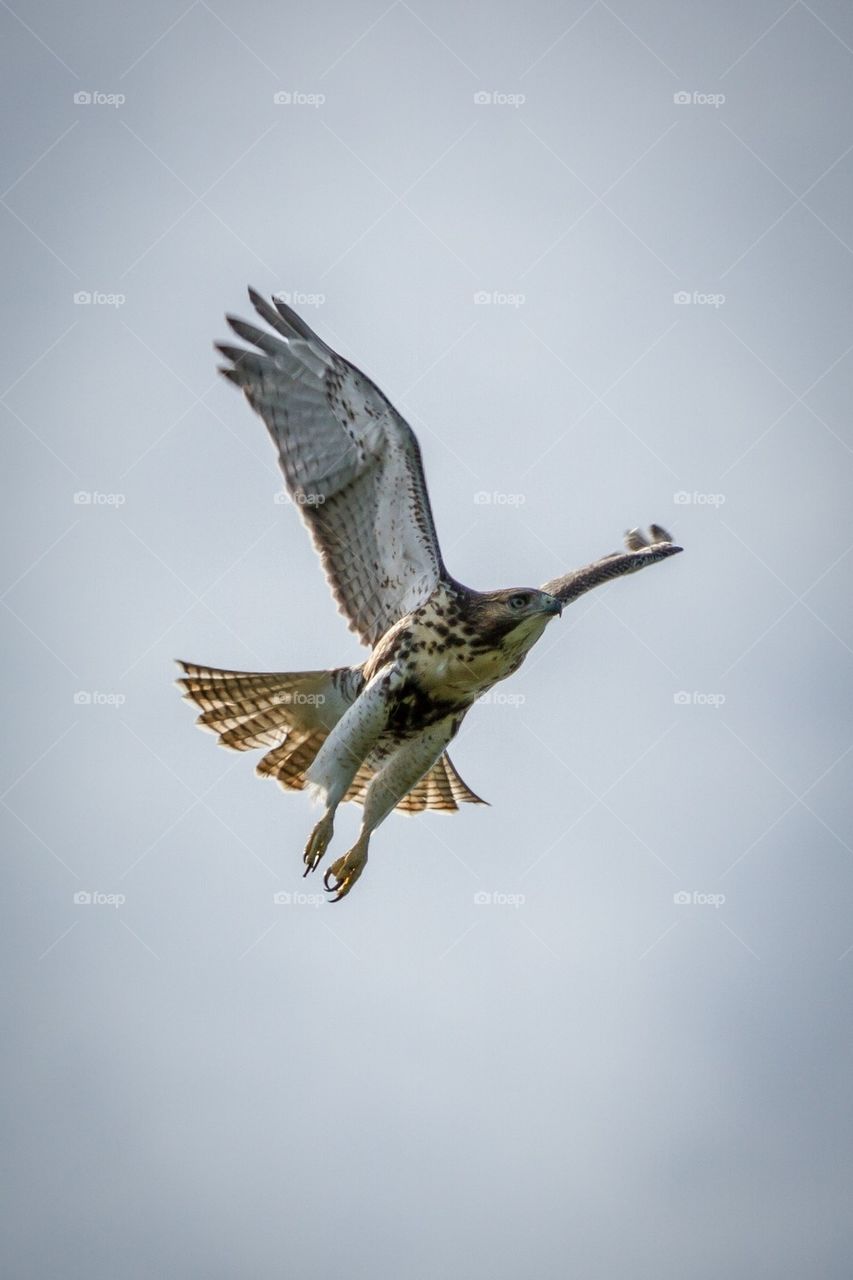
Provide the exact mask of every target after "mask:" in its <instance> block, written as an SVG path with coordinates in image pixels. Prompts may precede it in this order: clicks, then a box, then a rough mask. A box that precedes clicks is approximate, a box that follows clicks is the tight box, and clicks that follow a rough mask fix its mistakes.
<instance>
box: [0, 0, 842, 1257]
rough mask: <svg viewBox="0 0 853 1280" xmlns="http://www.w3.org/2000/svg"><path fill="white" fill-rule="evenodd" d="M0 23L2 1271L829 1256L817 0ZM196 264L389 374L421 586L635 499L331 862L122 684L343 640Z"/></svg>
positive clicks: (257, 8) (288, 813)
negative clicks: (480, 700) (1, 97)
mask: <svg viewBox="0 0 853 1280" xmlns="http://www.w3.org/2000/svg"><path fill="white" fill-rule="evenodd" d="M0 25H2V29H3V36H4V48H5V57H6V59H7V67H6V70H5V73H4V77H3V78H4V83H5V85H6V86H7V92H8V95H9V97H8V98H7V103H6V107H5V111H4V113H3V121H4V129H3V131H4V136H5V163H4V166H3V172H4V184H3V185H4V186H5V187H6V188H7V189H6V191H5V194H4V195H3V197H2V205H0V218H2V226H3V241H2V243H3V254H4V257H5V259H6V261H5V272H4V279H5V290H4V297H5V301H6V303H7V304H8V314H7V319H6V323H5V326H4V344H3V345H4V372H3V376H2V387H3V388H4V394H3V396H2V404H1V405H0V409H2V414H3V423H4V433H3V438H4V442H5V446H6V461H5V477H6V482H5V495H6V501H5V503H4V523H3V528H4V533H3V540H2V547H3V553H4V579H5V586H4V590H5V595H4V596H3V601H4V604H5V619H4V620H5V623H6V630H7V635H8V640H7V646H8V653H9V660H8V662H7V670H8V671H10V672H11V673H12V680H11V682H10V688H9V691H8V694H7V697H6V732H5V734H4V735H3V745H2V790H3V792H4V793H5V794H4V796H3V806H4V807H3V809H2V811H1V812H2V821H3V826H4V833H5V845H6V849H7V854H8V857H7V865H8V872H9V874H8V881H7V888H6V891H5V893H4V894H3V896H2V904H3V911H4V915H5V916H6V921H5V924H4V928H3V940H4V941H3V945H4V951H5V971H6V974H7V991H8V1001H9V1013H10V1020H11V1031H7V1033H6V1035H5V1037H4V1040H5V1044H6V1048H7V1052H8V1056H7V1066H6V1075H5V1079H4V1083H3V1093H4V1096H5V1097H6V1098H7V1099H8V1100H9V1101H10V1102H11V1138H10V1140H9V1141H7V1142H6V1143H5V1144H4V1145H5V1150H6V1153H7V1156H8V1158H9V1161H10V1165H11V1171H10V1175H9V1180H10V1195H9V1196H8V1197H7V1202H8V1206H9V1219H8V1225H7V1237H6V1238H7V1250H8V1254H9V1257H10V1261H8V1262H7V1264H6V1267H5V1271H6V1272H7V1273H8V1274H10V1275H15V1276H16V1277H21V1278H22V1280H31V1278H32V1280H36V1278H38V1280H41V1278H42V1277H45V1278H47V1277H51V1278H52V1277H56V1276H62V1277H67V1278H69V1280H71V1278H75V1277H86V1280H114V1278H115V1277H121V1280H143V1278H144V1280H147V1278H148V1277H154V1276H164V1275H165V1276H180V1277H198V1280H232V1278H233V1277H239V1278H240V1280H267V1278H268V1277H269V1278H270V1280H271V1278H272V1277H279V1276H283V1275H284V1276H298V1277H302V1278H304V1280H325V1278H327V1277H338V1276H342V1275H346V1276H350V1277H365V1278H370V1280H376V1278H377V1277H383V1278H384V1277H386V1276H387V1277H394V1278H397V1277H404V1278H406V1280H409V1278H411V1280H433V1278H434V1277H439V1276H441V1277H444V1276H449V1277H456V1276H460V1277H463V1276H464V1277H471V1278H473V1280H480V1278H482V1280H509V1278H510V1277H512V1278H514V1277H518V1276H534V1277H542V1278H543V1280H551V1278H553V1280H562V1278H563V1277H565V1276H567V1275H571V1276H573V1277H577V1278H578V1280H613V1278H614V1277H630V1278H631V1280H646V1278H647V1280H712V1278H713V1280H718V1277H720V1276H726V1277H732V1278H733V1280H740V1278H741V1277H744V1278H748V1280H779V1278H780V1277H785V1278H787V1277H791V1278H792V1280H793V1278H796V1280H800V1277H803V1276H806V1275H808V1276H820V1277H821V1278H822V1280H847V1278H848V1277H849V1275H850V1258H851V1248H852V1247H853V1240H851V1235H853V1232H851V1217H850V1212H849V1203H850V1200H849V1197H850V1191H851V1185H850V1184H851V1145H850V1139H851V1107H850V1079H851V1071H853V1063H851V1060H850V1021H851V973H853V911H852V910H851V908H853V847H851V846H852V845H853V833H851V822H850V795H851V767H853V750H851V745H853V730H851V674H853V661H852V660H853V649H851V646H852V645H853V625H851V624H852V623H853V616H852V615H851V591H850V566H851V547H853V503H851V501H850V497H851V483H853V438H851V429H850V403H851V395H853V313H851V306H850V299H851V296H853V228H851V222H850V208H851V200H853V110H851V108H852V107H853V101H851V100H852V99H853V93H851V85H853V11H851V9H850V7H849V5H846V4H845V3H843V0H810V3H809V4H806V3H802V2H800V0H795V3H794V4H791V5H788V6H787V7H786V0H772V2H771V0H753V3H750V4H748V5H743V4H738V3H734V2H733V0H727V2H725V3H714V4H711V3H708V2H707V0H706V3H700V2H699V0H693V2H692V3H691V2H685V0H648V2H647V3H645V2H644V3H633V4H629V3H627V0H612V3H611V2H605V0H596V2H594V3H592V4H589V3H588V0H569V2H568V3H563V4H545V3H528V4H525V5H522V6H518V5H514V4H508V3H494V4H478V5H458V4H455V3H451V2H450V0H440V2H437V3H433V2H431V0H430V2H429V3H428V2H427V0H411V3H410V2H409V0H395V2H394V3H391V4H386V0H354V2H351V3H346V4H344V3H338V4H330V3H325V2H322V0H321V2H319V3H315V4H312V5H304V4H303V5H299V6H296V5H293V4H289V3H287V2H286V0H285V2H283V3H275V4H273V3H268V2H265V0H240V2H239V3H238V0H210V3H207V0H195V2H194V3H184V0H180V2H179V3H178V2H175V3H173V2H172V0H150V2H149V3H146V4H144V5H129V4H120V5H117V4H114V3H112V4H111V3H106V2H105V0H81V2H80V3H78V4H75V5H61V4H58V3H56V2H55V0H53V2H50V0H30V3H28V4H26V5H24V3H23V0H10V4H5V3H4V4H3V5H2V9H0ZM248 283H252V284H254V285H256V286H257V287H258V288H260V289H261V290H262V291H264V292H266V293H273V292H283V293H284V294H286V295H287V294H289V295H290V296H291V299H292V300H293V302H294V305H295V306H296V308H297V310H299V311H300V312H301V313H302V314H303V315H305V317H306V319H307V320H308V322H309V323H310V324H311V325H313V326H315V327H316V329H317V331H318V332H319V333H320V334H321V335H322V336H323V337H324V338H325V339H326V340H327V341H329V342H330V343H332V344H333V345H334V346H335V347H336V348H337V349H338V350H340V351H341V352H342V353H343V354H345V355H346V356H347V357H349V358H351V359H353V360H354V361H355V362H356V363H357V364H359V365H360V366H361V367H363V368H364V369H365V371H366V372H368V373H369V374H370V375H371V376H372V377H373V378H374V379H375V380H376V381H377V382H378V383H379V385H380V386H381V387H382V388H383V389H384V390H385V391H386V393H387V394H388V395H389V396H390V397H391V399H392V400H393V402H394V403H395V404H396V405H397V407H398V408H399V409H400V410H401V411H403V412H404V413H405V414H406V416H407V417H408V419H409V421H410V422H411V423H412V425H413V427H414V428H415V429H416V431H417V432H418V434H419V437H420V440H421V443H422V447H423V453H424V459H425V464H426V469H427V475H428V480H429V484H430V489H431V494H432V500H433V507H434V511H435V518H436V523H437V527H438V530H439V535H440V539H441V542H442V547H443V551H444V555H445V559H446V561H447V564H448V566H449V568H450V570H451V571H452V572H453V574H454V575H455V576H456V577H457V578H459V579H461V580H462V581H463V582H466V583H468V584H470V585H471V586H474V587H479V588H483V589H485V588H492V587H499V586H511V585H531V584H533V585H535V584H537V583H540V582H543V581H544V580H546V579H547V578H550V577H553V576H555V575H556V574H559V573H561V572H564V571H565V570H567V569H569V568H572V567H574V566H577V565H580V564H583V563H585V562H587V561H588V560H590V559H592V558H594V557H596V556H598V555H601V554H604V553H605V552H608V551H611V550H613V549H615V548H616V547H618V546H619V544H620V540H621V536H622V533H623V531H624V530H625V529H626V528H628V527H630V526H632V525H638V524H647V523H649V522H650V521H658V522H660V523H662V524H664V525H665V526H667V527H668V528H671V530H672V532H673V533H674V535H675V536H676V538H677V539H678V541H679V542H681V544H682V545H683V546H684V547H685V554H684V555H682V556H680V557H678V558H676V559H674V560H672V561H668V562H665V563H664V564H661V565H658V566H656V567H654V568H653V569H650V570H649V571H648V572H646V573H643V574H642V575H639V576H636V577H632V578H628V579H626V580H624V581H621V582H616V583H614V584H612V585H611V586H610V587H608V588H606V589H602V590H600V591H598V592H595V593H592V594H590V595H589V596H587V597H585V598H584V599H583V600H582V601H580V602H579V603H577V604H576V605H574V606H573V607H572V608H571V609H569V610H567V611H566V613H565V614H564V616H563V618H562V620H561V621H560V622H559V623H556V622H555V623H554V624H553V625H552V626H551V627H549V629H548V631H547V633H546V636H545V638H544V639H543V641H542V642H541V643H540V645H539V647H538V648H537V649H536V650H535V651H534V653H533V655H532V656H531V658H530V659H529V660H528V662H527V664H526V665H525V667H524V668H523V669H522V670H521V671H520V672H519V673H518V674H517V676H516V677H514V678H513V679H512V680H511V681H509V682H507V683H506V684H504V685H501V686H499V687H498V689H497V690H496V691H495V692H496V694H497V695H498V696H495V697H493V698H492V700H491V701H490V702H488V703H487V704H485V705H483V706H479V707H477V708H475V709H474V710H473V711H472V713H471V714H470V715H469V717H468V719H467V720H466V722H465V725H464V727H463V730H462V732H461V733H460V735H459V738H458V740H457V742H456V744H455V749H454V751H453V756H454V759H455V762H456V764H457V766H458V768H459V770H460V772H461V773H462V775H463V777H464V778H465V780H466V781H467V782H468V783H469V784H470V785H471V786H472V787H473V788H474V789H475V790H476V791H477V792H478V793H480V794H481V795H483V796H485V797H486V798H487V799H488V800H490V801H491V807H490V808H488V809H486V808H475V807H468V808H466V810H465V811H464V812H461V813H459V814H456V815H454V816H452V817H447V816H443V815H437V814H436V815H428V816H420V817H417V818H414V819H407V818H404V817H401V816H398V815H392V816H391V817H390V818H389V819H388V821H387V823H386V824H385V825H384V826H383V827H382V829H381V830H380V831H379V832H378V833H377V835H376V836H375V837H374V840H373V843H372V846H371V859H370V865H369V867H368V869H367V871H366V873H365V875H364V877H363V878H362V880H361V881H360V883H359V884H358V886H357V888H356V889H355V890H354V891H353V893H352V894H351V895H350V897H348V898H347V900H346V901H345V902H343V903H342V904H340V905H338V906H329V905H328V904H326V903H325V902H321V901H320V898H321V896H322V894H321V884H320V881H319V877H317V876H315V877H314V878H313V879H310V880H307V881H304V880H303V879H302V878H301V870H302V862H301V852H302V848H303V845H304V843H305V840H306V837H307V834H308V832H309V831H310V829H311V826H312V825H313V823H314V821H315V820H316V814H315V813H313V812H312V810H311V808H310V805H309V803H308V801H307V799H306V798H305V797H303V796H298V795H293V794H284V793H283V792H282V791H281V790H280V789H279V788H277V787H276V786H275V785H273V784H272V783H271V782H269V781H261V780H259V779H257V778H256V777H255V776H254V774H253V765H254V763H255V761H256V759H257V757H256V756H255V755H246V756H234V755H229V754H228V753H226V752H224V751H222V750H220V749H219V748H217V747H216V744H215V740H214V739H213V738H212V737H210V736H207V735H203V734H201V733H199V732H198V731H197V730H196V729H195V728H194V726H193V718H194V717H193V711H192V709H191V708H190V707H188V706H187V705H186V704H185V703H182V702H181V700H180V698H179V696H178V693H177V691H176V690H175V688H174V687H173V685H172V683H171V682H172V679H173V677H174V674H175V670H174V667H173V666H172V659H173V658H175V657H182V658H186V659H189V660H191V661H196V662H200V663H206V664H211V665H215V666H226V667H238V668H244V669H248V670H252V669H279V670H300V669H304V668H316V667H323V666H336V665H341V664H343V663H347V662H358V661H360V660H361V657H362V654H363V651H362V650H360V648H359V646H358V643H357V640H356V639H355V637H354V636H352V635H351V634H350V633H349V632H348V631H347V628H346V624H345V622H344V620H343V619H342V618H341V617H340V616H339V615H337V613H336V612H335V608H334V605H333V603H332V601H331V598H330V596H329V593H328V590H327V588H326V586H325V583H324V581H323V578H322V575H321V573H320V570H319V567H318V564H317V561H316V558H315V555H314V552H313V551H312V549H311V546H310V544H309V541H308V538H307V536H306V534H305V531H304V530H303V529H302V528H301V526H300V522H299V518H298V514H297V512H296V511H295V509H294V508H293V507H292V506H290V505H287V504H284V503H281V502H276V500H275V496H276V493H277V492H278V491H279V488H280V481H279V477H278V473H277V470H276V466H275V461H274V457H273V454H272V450H271V448H270V445H269V442H268V440H267V437H266V433H265V431H264V428H263V425H262V423H261V422H260V420H259V419H257V418H255V417H254V416H253V415H252V414H251V412H250V411H249V409H248V408H247V406H246V405H245V403H244V402H243V401H242V399H241V398H240V397H239V396H238V395H237V394H236V393H235V390H234V388H233V387H232V386H231V385H230V384H228V383H226V382H224V380H221V379H218V378H217V375H216V373H215V368H214V358H213V352H212V348H211V343H212V342H213V341H214V340H215V339H222V338H224V337H225V334H226V329H225V325H224V321H223V313H224V312H225V311H226V310H229V311H238V312H241V313H243V314H248V311H249V304H248V302H247V300H246V297H245V286H246V285H247V284H248ZM358 818H359V811H358V810H356V809H354V808H352V809H348V810H347V811H346V813H345V814H344V813H342V815H341V820H340V822H339V824H338V827H339V829H338V832H337V839H336V849H337V850H338V851H340V852H342V851H343V850H344V849H346V848H347V847H348V837H350V836H351V835H353V833H354V832H355V830H356V825H357V821H358ZM75 895H77V897H76V899H75ZM81 895H82V900H81ZM276 895H279V900H278V901H277V900H276Z"/></svg>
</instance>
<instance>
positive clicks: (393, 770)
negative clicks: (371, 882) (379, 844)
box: [323, 716, 460, 902]
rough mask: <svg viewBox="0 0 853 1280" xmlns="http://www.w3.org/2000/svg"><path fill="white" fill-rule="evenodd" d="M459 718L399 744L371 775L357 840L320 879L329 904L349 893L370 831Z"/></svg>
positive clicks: (450, 733)
mask: <svg viewBox="0 0 853 1280" xmlns="http://www.w3.org/2000/svg"><path fill="white" fill-rule="evenodd" d="M459 719H460V718H459V717H452V716H448V717H447V718H446V719H445V720H439V721H438V722H437V723H436V724H433V725H430V726H429V727H428V728H426V729H424V730H423V731H422V732H421V733H419V734H417V736H415V737H414V738H409V739H408V740H407V741H405V742H402V743H401V744H400V746H399V747H398V748H397V749H396V751H394V753H393V755H391V756H389V758H388V759H387V760H386V761H385V763H384V764H383V766H382V768H381V769H380V770H379V772H378V773H377V774H376V775H375V776H374V778H373V780H372V781H371V783H370V786H369V787H368V789H367V795H366V796H365V798H364V817H363V819H362V823H361V831H360V833H359V837H358V839H357V840H356V842H355V844H354V845H353V847H352V848H351V849H350V850H349V852H348V853H345V854H344V855H343V857H342V858H338V859H336V861H335V862H333V863H332V865H331V866H330V867H329V869H328V870H327V872H326V874H325V876H324V877H323V884H324V885H325V886H326V889H327V890H328V891H329V893H330V894H332V898H331V901H332V902H340V900H341V898H345V897H346V895H347V894H348V893H349V891H350V889H351V888H352V887H353V885H354V884H355V882H356V880H357V879H358V878H359V876H360V875H361V873H362V871H363V870H364V868H365V866H366V865H367V846H368V844H369V843H370V836H371V834H372V832H373V831H375V829H376V828H377V827H378V826H379V824H380V822H384V821H385V819H386V818H387V817H388V814H389V813H390V812H391V810H392V809H393V808H394V807H395V806H396V805H397V804H399V802H400V801H401V800H402V799H403V796H405V795H407V794H408V792H409V791H411V789H412V787H413V786H414V785H415V783H417V782H419V781H420V780H421V778H422V777H423V776H424V774H425V773H426V772H427V771H428V770H429V769H431V768H432V766H433V765H434V764H435V762H436V760H437V759H438V757H439V756H440V755H441V753H442V751H443V750H444V748H445V747H446V746H447V744H448V742H449V741H450V739H451V738H452V737H453V735H454V733H455V732H456V729H457V728H458V725H459Z"/></svg>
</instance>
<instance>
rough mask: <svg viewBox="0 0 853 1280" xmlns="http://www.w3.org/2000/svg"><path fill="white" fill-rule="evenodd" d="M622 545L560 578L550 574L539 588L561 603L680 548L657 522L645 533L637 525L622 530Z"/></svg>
mask: <svg viewBox="0 0 853 1280" xmlns="http://www.w3.org/2000/svg"><path fill="white" fill-rule="evenodd" d="M625 546H626V547H627V550H626V551H614V552H613V553H612V554H611V555H609V556H602V558H601V559H600V560H595V561H594V562H593V563H592V564H588V565H585V566H584V568H583V569H575V570H573V571H572V572H571V573H566V574H564V575H563V577H562V578H552V579H551V581H550V582H546V583H545V584H544V585H543V587H542V590H543V591H547V592H549V593H550V595H552V596H556V597H557V599H558V600H561V601H562V602H563V604H568V603H569V602H570V601H571V600H576V599H577V597H578V596H582V595H583V594H584V592H585V591H589V590H590V589H591V588H592V587H597V586H598V585H599V583H602V582H607V581H609V579H610V578H621V577H622V575H623V574H626V573H636V572H637V570H638V569H644V568H645V567H646V565H648V564H656V563H657V561H658V560H665V559H666V558H667V556H674V555H677V553H678V552H679V551H681V550H682V548H681V547H677V546H676V545H675V543H674V542H673V541H672V537H671V536H670V534H668V533H667V531H666V529H663V528H661V526H660V525H659V524H653V525H651V526H650V528H649V532H648V535H646V534H644V533H641V532H640V530H639V529H629V531H628V532H627V533H626V534H625Z"/></svg>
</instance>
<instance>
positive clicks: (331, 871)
mask: <svg viewBox="0 0 853 1280" xmlns="http://www.w3.org/2000/svg"><path fill="white" fill-rule="evenodd" d="M366 865H367V848H366V845H362V843H361V841H358V843H356V844H355V845H354V846H353V848H352V849H350V851H349V853H345V854H344V855H343V857H342V858H337V859H336V860H335V861H334V862H333V863H332V865H331V866H330V867H327V868H326V874H325V875H324V876H323V886H324V888H325V889H326V892H327V893H330V894H332V895H333V896H332V897H331V898H330V899H329V901H330V902H340V900H341V898H345V897H346V896H347V894H348V893H349V891H350V889H351V888H352V887H353V885H354V884H355V882H356V880H357V879H358V878H359V876H360V875H361V873H362V871H363V870H364V868H365V866H366Z"/></svg>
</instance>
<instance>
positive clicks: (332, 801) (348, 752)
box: [302, 668, 390, 876]
mask: <svg viewBox="0 0 853 1280" xmlns="http://www.w3.org/2000/svg"><path fill="white" fill-rule="evenodd" d="M389 680H390V669H389V668H384V669H383V670H381V671H380V672H379V673H378V674H377V675H376V676H374V677H373V679H372V680H371V681H370V683H369V684H368V685H367V686H366V687H365V689H363V690H362V692H361V693H360V694H359V696H358V698H356V700H355V702H354V703H353V704H352V706H351V707H349V709H348V710H347V711H346V712H344V714H343V715H342V716H341V718H340V720H339V721H338V722H337V724H336V725H335V727H334V728H333V729H332V731H331V733H330V734H329V736H328V738H326V741H325V742H324V743H323V745H322V747H321V748H320V750H319V751H318V752H317V754H316V756H315V757H314V760H313V761H312V763H311V765H310V766H309V768H308V771H307V774H306V777H307V780H308V785H309V787H310V788H311V789H312V790H313V791H314V792H315V794H316V795H318V796H320V797H321V798H322V800H323V802H324V804H325V807H326V808H325V813H324V814H323V816H322V818H321V819H320V821H319V822H318V823H317V825H316V827H315V828H314V830H313V831H312V832H311V835H310V836H309V838H308V843H307V844H306V846H305V852H304V854H303V855H302V856H303V861H304V863H305V871H304V873H303V874H304V875H306V876H307V874H308V872H309V871H314V870H316V868H317V865H318V863H319V861H320V859H321V858H322V856H323V854H324V853H325V852H326V849H327V848H328V846H329V843H330V841H331V839H332V833H333V831H334V817H335V810H336V809H337V807H338V805H339V804H340V803H341V801H342V800H343V798H344V796H345V795H346V793H347V791H348V790H349V788H350V785H351V784H352V781H353V778H354V777H355V775H356V774H357V773H358V770H359V768H360V767H361V765H362V763H363V762H364V759H365V757H366V756H367V755H368V754H369V752H370V750H371V748H372V747H373V745H374V744H375V742H376V740H377V739H378V738H379V737H380V735H381V733H382V730H383V729H384V728H385V723H386V720H387V715H388V701H387V686H388V683H389Z"/></svg>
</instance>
